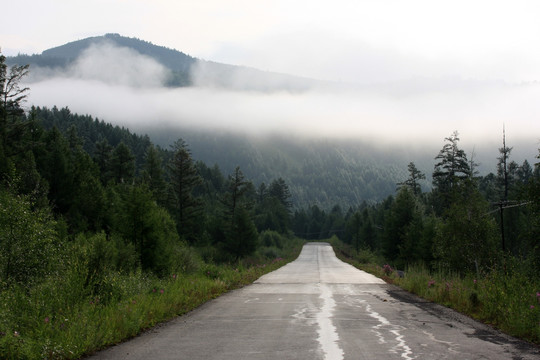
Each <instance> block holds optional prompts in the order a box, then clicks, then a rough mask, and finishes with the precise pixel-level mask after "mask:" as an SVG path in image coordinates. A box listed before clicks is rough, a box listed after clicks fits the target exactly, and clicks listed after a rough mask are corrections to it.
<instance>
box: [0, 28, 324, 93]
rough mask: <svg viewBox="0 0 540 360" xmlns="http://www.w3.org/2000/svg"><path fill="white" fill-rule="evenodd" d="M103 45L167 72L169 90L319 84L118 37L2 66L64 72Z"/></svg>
mask: <svg viewBox="0 0 540 360" xmlns="http://www.w3.org/2000/svg"><path fill="white" fill-rule="evenodd" d="M104 42H108V43H109V44H113V45H114V46H117V47H122V48H128V49H131V50H134V51H136V52H137V53H139V54H141V55H145V56H148V57H150V58H152V59H154V60H155V61H157V62H158V63H159V64H161V65H163V66H164V67H165V68H166V69H168V70H169V71H170V72H171V76H170V78H169V79H168V81H167V85H168V86H172V87H180V86H193V85H200V86H213V87H225V88H232V89H234V90H256V91H282V90H288V91H301V90H306V89H308V88H310V87H312V86H314V85H317V84H318V85H321V84H323V82H319V81H316V80H311V79H305V78H300V77H296V76H291V75H286V74H278V73H271V72H265V71H261V70H257V69H254V68H249V67H244V66H235V65H227V64H221V63H217V62H213V61H206V60H202V59H197V58H194V57H192V56H189V55H187V54H185V53H183V52H181V51H178V50H173V49H169V48H167V47H164V46H158V45H154V44H152V43H150V42H147V41H144V40H140V39H137V38H129V37H125V36H121V35H119V34H106V35H103V36H96V37H89V38H86V39H82V40H77V41H73V42H70V43H67V44H64V45H60V46H57V47H54V48H51V49H48V50H45V51H43V53H41V54H34V55H18V56H15V57H8V58H7V59H6V63H7V64H8V65H13V64H19V65H22V64H30V66H31V68H35V67H37V68H54V69H56V70H65V69H67V68H68V67H69V66H70V65H71V64H73V63H74V61H75V60H76V59H77V58H79V57H80V56H81V54H83V52H84V51H85V50H86V49H88V48H89V47H90V46H92V45H98V44H102V43H104Z"/></svg>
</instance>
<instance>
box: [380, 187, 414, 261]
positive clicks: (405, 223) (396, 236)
mask: <svg viewBox="0 0 540 360" xmlns="http://www.w3.org/2000/svg"><path fill="white" fill-rule="evenodd" d="M421 230H422V229H421V213H420V211H419V209H418V203H417V199H416V198H415V196H414V195H413V193H412V191H411V190H409V189H408V188H405V187H404V188H401V189H400V190H399V192H398V194H397V195H396V199H395V201H394V202H393V204H392V206H391V207H390V212H389V215H388V216H387V217H386V219H385V222H384V242H383V253H384V255H385V256H386V257H387V258H388V259H391V260H393V261H397V262H398V263H397V265H399V266H404V265H406V264H407V263H413V262H414V261H415V260H417V258H416V255H415V252H416V246H417V242H418V240H419V238H420V236H419V234H420V232H421Z"/></svg>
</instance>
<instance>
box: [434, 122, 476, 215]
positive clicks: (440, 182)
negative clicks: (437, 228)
mask: <svg viewBox="0 0 540 360" xmlns="http://www.w3.org/2000/svg"><path fill="white" fill-rule="evenodd" d="M444 140H445V141H447V144H445V145H444V146H443V148H442V149H441V150H440V151H439V154H438V155H437V156H436V157H435V160H437V162H436V163H435V168H434V171H433V186H434V189H433V193H434V196H435V205H436V206H435V208H436V209H437V210H438V211H439V213H440V212H441V211H442V210H443V209H445V208H447V207H448V206H449V205H450V203H451V202H452V197H454V196H455V195H456V189H457V188H458V186H459V185H460V184H461V183H462V182H463V181H465V180H466V179H468V178H470V177H471V169H470V165H469V162H468V160H467V155H466V154H465V151H463V150H461V149H460V148H459V147H458V142H459V137H458V132H457V131H455V132H454V133H452V135H450V137H447V138H445V139H444Z"/></svg>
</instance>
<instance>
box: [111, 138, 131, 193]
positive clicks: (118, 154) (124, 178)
mask: <svg viewBox="0 0 540 360" xmlns="http://www.w3.org/2000/svg"><path fill="white" fill-rule="evenodd" d="M111 172H112V177H113V179H114V180H115V181H116V183H118V184H123V183H129V182H130V181H131V180H132V179H133V176H134V175H135V156H133V153H132V152H131V149H130V148H129V147H128V146H127V145H126V144H124V142H123V141H122V142H120V143H119V144H118V145H117V146H116V147H115V148H114V151H113V153H112V157H111Z"/></svg>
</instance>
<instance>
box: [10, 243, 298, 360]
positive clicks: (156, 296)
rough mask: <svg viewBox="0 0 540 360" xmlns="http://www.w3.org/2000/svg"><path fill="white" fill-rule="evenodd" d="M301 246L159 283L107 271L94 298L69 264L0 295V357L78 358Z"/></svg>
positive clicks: (265, 268)
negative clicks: (59, 271) (59, 272)
mask: <svg viewBox="0 0 540 360" xmlns="http://www.w3.org/2000/svg"><path fill="white" fill-rule="evenodd" d="M302 243H303V242H302V241H300V240H291V243H290V244H289V247H288V248H287V249H285V250H283V251H282V252H281V254H282V255H283V256H284V257H283V258H281V257H280V258H277V259H276V258H274V259H269V258H264V257H262V256H257V257H255V258H252V259H246V260H244V261H242V262H239V263H235V264H214V263H203V262H201V261H200V260H199V264H198V266H196V271H193V272H191V273H179V274H170V275H169V276H167V277H165V278H158V277H156V276H154V275H151V274H148V273H143V272H140V271H138V272H135V273H129V274H123V273H120V272H115V271H109V272H106V273H105V274H104V275H103V276H102V277H101V278H100V283H99V285H100V289H99V291H98V292H96V291H93V289H92V288H91V287H90V289H89V287H88V286H87V285H85V279H87V274H86V273H85V272H84V271H81V268H79V267H77V266H76V265H77V264H71V266H70V268H69V269H70V270H69V271H67V272H65V273H63V274H62V276H52V277H49V278H47V279H46V280H45V281H42V282H41V283H40V284H39V285H36V286H32V287H25V286H21V285H17V286H16V285H12V286H10V287H9V288H5V289H4V290H3V291H1V292H0V358H5V359H76V358H80V357H81V356H83V355H85V354H88V353H92V352H94V351H96V350H98V349H101V348H103V347H105V346H107V345H111V344H115V343H118V342H120V341H122V340H124V339H127V338H130V337H133V336H135V335H137V334H138V333H140V332H141V331H143V330H145V329H148V328H150V327H152V326H154V325H156V324H157V323H159V322H163V321H166V320H169V319H171V318H173V317H175V316H178V315H181V314H184V313H186V312H188V311H190V310H193V309H194V308H196V307H197V306H199V305H201V304H202V303H204V302H206V301H208V300H210V299H213V298H215V297H217V296H219V295H221V294H223V293H224V292H226V291H229V290H231V289H235V288H238V287H241V286H243V285H246V284H249V283H251V282H253V281H254V280H256V279H257V278H259V277H260V276H261V275H263V274H265V273H267V272H270V271H273V270H275V269H277V268H279V267H280V266H282V265H284V264H285V263H286V262H288V261H290V260H292V259H294V258H296V256H298V254H299V251H300V249H301V245H302ZM96 294H98V295H96Z"/></svg>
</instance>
